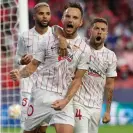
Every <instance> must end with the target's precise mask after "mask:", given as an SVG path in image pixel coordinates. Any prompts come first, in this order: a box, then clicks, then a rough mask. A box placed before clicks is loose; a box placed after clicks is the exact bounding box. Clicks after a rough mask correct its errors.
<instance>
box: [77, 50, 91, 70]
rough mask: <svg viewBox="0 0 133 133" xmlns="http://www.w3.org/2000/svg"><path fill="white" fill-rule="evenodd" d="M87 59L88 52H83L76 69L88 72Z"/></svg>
mask: <svg viewBox="0 0 133 133" xmlns="http://www.w3.org/2000/svg"><path fill="white" fill-rule="evenodd" d="M88 58H89V51H88V52H83V53H82V54H81V56H80V59H79V62H78V66H77V69H84V70H88V68H89V63H88Z"/></svg>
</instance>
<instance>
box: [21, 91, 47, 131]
mask: <svg viewBox="0 0 133 133" xmlns="http://www.w3.org/2000/svg"><path fill="white" fill-rule="evenodd" d="M30 100H31V93H29V92H21V128H22V129H24V124H25V121H26V120H27V119H28V115H27V110H28V106H29V103H30ZM41 126H48V124H47V123H46V122H43V123H42V125H41Z"/></svg>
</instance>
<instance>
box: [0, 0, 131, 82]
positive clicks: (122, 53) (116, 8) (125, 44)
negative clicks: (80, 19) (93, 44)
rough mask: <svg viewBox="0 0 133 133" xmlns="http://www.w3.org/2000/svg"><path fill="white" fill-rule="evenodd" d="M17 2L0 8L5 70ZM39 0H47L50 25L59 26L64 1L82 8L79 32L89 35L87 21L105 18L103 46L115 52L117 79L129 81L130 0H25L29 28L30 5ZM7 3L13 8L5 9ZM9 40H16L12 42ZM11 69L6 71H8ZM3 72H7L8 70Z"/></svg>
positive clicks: (11, 47)
mask: <svg viewBox="0 0 133 133" xmlns="http://www.w3.org/2000/svg"><path fill="white" fill-rule="evenodd" d="M12 1H15V2H12ZM17 1H18V0H11V3H10V4H3V5H2V6H1V7H2V8H1V10H0V12H1V14H2V15H1V16H2V17H1V22H2V23H1V27H2V30H1V36H2V37H1V42H2V43H1V51H2V54H1V55H2V58H3V60H2V62H3V63H2V68H3V69H5V68H4V67H3V66H5V65H4V63H5V62H6V61H5V59H4V57H5V56H8V57H11V54H12V53H14V51H15V49H16V45H17V39H18V38H17V37H18V30H17V29H18V20H17V17H16V14H17V12H18V10H17V8H16V7H17V6H14V5H15V4H16V2H17ZM40 1H44V2H48V3H49V5H50V7H51V10H52V20H51V23H50V25H51V26H52V25H54V24H56V25H60V26H62V24H61V17H62V12H63V7H64V5H65V4H66V3H68V2H75V1H76V2H80V3H81V5H82V7H83V9H84V23H83V26H82V27H81V28H80V30H79V34H80V35H81V36H86V37H88V38H89V32H88V31H89V29H88V28H89V24H90V21H91V20H92V19H93V18H94V17H96V16H98V17H104V18H106V19H107V20H108V22H109V33H108V38H107V40H106V43H105V45H106V47H108V48H109V49H112V50H113V51H114V52H115V53H116V55H117V58H118V78H117V81H119V80H121V81H128V80H129V79H132V78H133V63H132V62H133V0H28V6H29V26H30V27H29V28H32V27H33V26H34V21H33V18H32V13H33V7H34V5H35V4H36V3H38V2H40ZM10 6H12V7H11V8H8V7H10ZM6 7H7V8H6ZM11 14H12V15H11ZM12 35H13V36H12ZM11 40H15V41H14V45H13V43H12V41H11ZM11 61H12V60H10V62H11ZM6 63H7V62H6ZM8 63H9V62H8ZM9 68H10V67H9ZM3 69H2V71H3ZM6 69H7V68H6ZM10 69H11V68H10ZM10 69H7V70H6V71H7V72H9V70H10ZM5 75H7V73H6V74H5ZM6 78H7V77H6ZM6 78H5V79H6ZM8 80H9V79H8Z"/></svg>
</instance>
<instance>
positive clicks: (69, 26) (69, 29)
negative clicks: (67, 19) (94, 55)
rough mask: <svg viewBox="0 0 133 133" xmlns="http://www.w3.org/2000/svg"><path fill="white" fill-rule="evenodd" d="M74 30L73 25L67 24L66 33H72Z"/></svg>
mask: <svg viewBox="0 0 133 133" xmlns="http://www.w3.org/2000/svg"><path fill="white" fill-rule="evenodd" d="M72 30H73V25H72V24H67V26H66V31H67V32H72Z"/></svg>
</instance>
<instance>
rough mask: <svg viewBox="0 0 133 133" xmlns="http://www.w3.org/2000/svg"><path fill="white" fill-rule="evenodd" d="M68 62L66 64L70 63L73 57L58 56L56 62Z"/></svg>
mask: <svg viewBox="0 0 133 133" xmlns="http://www.w3.org/2000/svg"><path fill="white" fill-rule="evenodd" d="M65 59H66V60H68V62H71V61H72V60H73V55H68V56H64V57H62V56H58V61H61V60H65Z"/></svg>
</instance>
